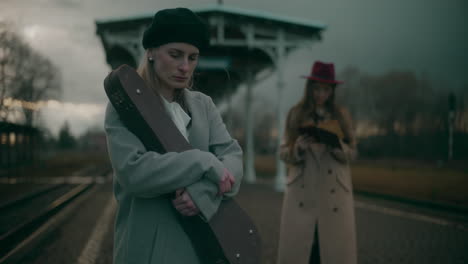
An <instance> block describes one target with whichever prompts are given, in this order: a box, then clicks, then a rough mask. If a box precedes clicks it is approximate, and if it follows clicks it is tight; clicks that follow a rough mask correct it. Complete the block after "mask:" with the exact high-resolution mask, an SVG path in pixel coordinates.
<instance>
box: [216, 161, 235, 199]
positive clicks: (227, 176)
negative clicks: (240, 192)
mask: <svg viewBox="0 0 468 264" xmlns="http://www.w3.org/2000/svg"><path fill="white" fill-rule="evenodd" d="M235 182H236V180H235V178H234V176H233V175H232V173H231V172H230V171H228V170H227V169H226V168H224V170H223V176H222V177H221V181H220V182H219V185H218V189H219V192H218V195H219V196H222V195H223V194H225V193H227V192H229V191H231V189H232V187H233V186H234V183H235Z"/></svg>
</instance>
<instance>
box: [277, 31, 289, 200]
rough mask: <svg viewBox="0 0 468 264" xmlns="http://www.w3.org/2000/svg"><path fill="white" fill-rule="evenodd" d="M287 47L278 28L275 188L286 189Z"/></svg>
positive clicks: (282, 32) (282, 33) (278, 189)
mask: <svg viewBox="0 0 468 264" xmlns="http://www.w3.org/2000/svg"><path fill="white" fill-rule="evenodd" d="M285 55H286V47H285V43H284V31H283V30H281V29H280V30H278V42H277V47H276V59H275V64H276V65H275V66H276V69H277V74H278V79H277V83H276V86H277V88H278V102H277V108H276V116H277V130H278V133H277V147H276V177H275V190H276V191H280V192H281V191H284V185H285V176H286V173H285V172H286V169H285V166H284V163H283V162H282V161H281V159H280V155H279V150H280V146H281V143H282V140H283V134H284V132H283V131H284V113H283V111H282V104H283V90H284V63H285Z"/></svg>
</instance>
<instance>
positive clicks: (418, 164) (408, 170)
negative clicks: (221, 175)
mask: <svg viewBox="0 0 468 264" xmlns="http://www.w3.org/2000/svg"><path fill="white" fill-rule="evenodd" d="M465 163H468V162H453V163H448V164H445V165H443V166H440V164H439V166H437V165H436V164H435V163H431V162H422V161H411V160H410V161H408V160H358V161H356V162H354V163H352V165H351V171H352V178H353V184H354V189H355V190H359V191H368V192H374V193H381V194H388V195H394V196H399V197H404V198H411V199H417V200H424V201H433V202H441V203H449V204H452V205H459V206H464V207H468V168H467V167H468V165H466V166H465V165H464V164H465ZM255 166H256V171H257V176H258V177H266V178H268V177H273V176H274V175H275V157H273V156H258V157H257V158H256V161H255Z"/></svg>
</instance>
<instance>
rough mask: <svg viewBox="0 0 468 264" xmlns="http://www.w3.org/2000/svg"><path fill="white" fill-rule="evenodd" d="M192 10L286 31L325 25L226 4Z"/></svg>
mask: <svg viewBox="0 0 468 264" xmlns="http://www.w3.org/2000/svg"><path fill="white" fill-rule="evenodd" d="M192 10H193V11H194V12H195V13H197V14H199V15H200V16H202V17H204V18H209V17H212V16H216V15H218V14H219V15H223V16H225V17H227V18H231V19H234V20H242V21H243V22H244V23H245V22H253V23H260V24H264V25H271V26H280V27H283V28H286V29H287V30H288V31H291V30H292V31H293V32H294V31H298V33H309V32H310V33H318V32H320V31H322V30H324V29H326V25H325V24H324V23H322V22H319V21H314V20H307V19H302V18H295V17H289V16H282V15H277V14H274V13H270V12H265V11H261V10H248V9H242V8H237V7H229V6H226V5H210V6H206V7H201V8H193V9H192ZM153 16H154V13H151V14H148V13H147V14H138V15H133V16H126V17H112V18H106V19H97V20H96V25H97V27H98V31H99V29H100V28H101V26H104V25H105V26H104V27H113V26H117V27H121V26H124V27H125V26H131V25H132V24H141V23H149V22H151V19H152V18H153Z"/></svg>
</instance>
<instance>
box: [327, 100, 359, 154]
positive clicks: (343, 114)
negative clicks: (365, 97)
mask: <svg viewBox="0 0 468 264" xmlns="http://www.w3.org/2000/svg"><path fill="white" fill-rule="evenodd" d="M339 112H340V118H339V119H340V125H341V127H342V129H343V132H344V134H345V137H346V138H347V139H348V140H347V142H346V143H345V142H343V140H340V143H341V149H337V148H335V149H332V150H331V154H332V156H333V157H334V158H335V159H336V160H337V161H339V162H341V163H348V162H350V161H353V160H355V159H356V157H357V147H356V145H357V144H356V138H355V135H354V129H353V124H352V118H351V114H350V113H349V111H348V110H347V109H346V108H340V109H339Z"/></svg>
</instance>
